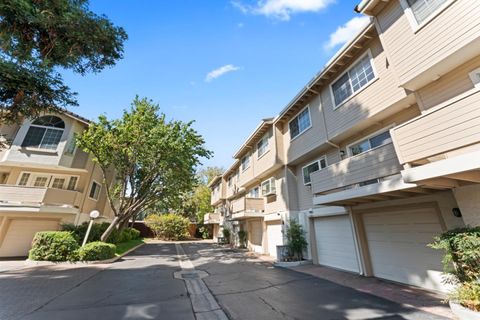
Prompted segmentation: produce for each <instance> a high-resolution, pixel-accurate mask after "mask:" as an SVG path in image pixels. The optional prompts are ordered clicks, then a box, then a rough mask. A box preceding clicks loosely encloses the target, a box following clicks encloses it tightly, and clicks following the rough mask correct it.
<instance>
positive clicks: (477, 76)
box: [468, 68, 480, 88]
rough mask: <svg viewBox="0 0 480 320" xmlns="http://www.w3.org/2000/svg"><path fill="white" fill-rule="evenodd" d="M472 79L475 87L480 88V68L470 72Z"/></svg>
mask: <svg viewBox="0 0 480 320" xmlns="http://www.w3.org/2000/svg"><path fill="white" fill-rule="evenodd" d="M468 76H469V77H470V80H472V82H473V85H474V86H475V88H480V68H476V69H475V70H472V71H470V72H469V73H468Z"/></svg>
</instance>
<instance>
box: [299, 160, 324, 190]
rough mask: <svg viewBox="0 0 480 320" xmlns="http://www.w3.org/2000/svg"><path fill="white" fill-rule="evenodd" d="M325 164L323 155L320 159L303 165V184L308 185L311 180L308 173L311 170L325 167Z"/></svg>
mask: <svg viewBox="0 0 480 320" xmlns="http://www.w3.org/2000/svg"><path fill="white" fill-rule="evenodd" d="M326 166H327V161H326V160H325V157H323V158H322V159H320V160H317V161H315V162H312V163H310V164H309V165H306V166H305V167H303V168H302V173H303V184H304V185H306V186H307V185H310V184H311V182H312V180H311V178H310V175H311V174H312V173H313V172H316V171H318V170H320V169H323V168H325V167H326Z"/></svg>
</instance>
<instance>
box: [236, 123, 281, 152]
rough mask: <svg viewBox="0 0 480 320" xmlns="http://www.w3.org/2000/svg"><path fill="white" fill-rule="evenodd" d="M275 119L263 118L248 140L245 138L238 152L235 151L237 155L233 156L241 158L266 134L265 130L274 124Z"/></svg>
mask: <svg viewBox="0 0 480 320" xmlns="http://www.w3.org/2000/svg"><path fill="white" fill-rule="evenodd" d="M274 120H275V118H266V119H262V121H261V122H260V123H259V125H258V126H257V127H256V128H255V130H254V131H253V133H252V134H251V135H250V136H248V138H247V140H245V142H244V143H243V144H242V145H241V146H240V148H239V149H238V150H237V152H235V155H234V156H233V157H234V158H239V157H240V156H242V154H243V153H244V152H245V151H246V150H247V148H253V145H254V144H255V142H256V141H257V140H258V139H259V138H260V137H262V136H263V135H264V134H265V132H266V131H267V130H268V129H269V128H270V126H271V125H272V124H273V122H274Z"/></svg>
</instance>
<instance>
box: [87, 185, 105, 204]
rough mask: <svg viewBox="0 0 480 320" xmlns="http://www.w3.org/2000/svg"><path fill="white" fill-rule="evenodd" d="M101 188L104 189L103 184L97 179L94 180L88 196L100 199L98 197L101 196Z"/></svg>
mask: <svg viewBox="0 0 480 320" xmlns="http://www.w3.org/2000/svg"><path fill="white" fill-rule="evenodd" d="M100 190H102V186H101V185H100V184H99V183H97V182H96V181H92V187H91V188H90V193H89V195H88V196H89V197H90V198H91V199H93V200H98V197H99V196H100Z"/></svg>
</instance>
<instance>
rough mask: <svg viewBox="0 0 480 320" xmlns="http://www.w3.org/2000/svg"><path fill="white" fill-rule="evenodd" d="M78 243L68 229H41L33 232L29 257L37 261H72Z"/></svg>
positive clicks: (74, 257)
mask: <svg viewBox="0 0 480 320" xmlns="http://www.w3.org/2000/svg"><path fill="white" fill-rule="evenodd" d="M78 248H79V245H78V243H77V241H76V239H75V237H74V236H73V235H72V233H70V232H68V231H41V232H37V233H36V234H35V237H34V238H33V242H32V249H31V250H30V252H29V258H30V259H31V260H37V261H74V260H76V259H77V254H76V250H77V249H78Z"/></svg>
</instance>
